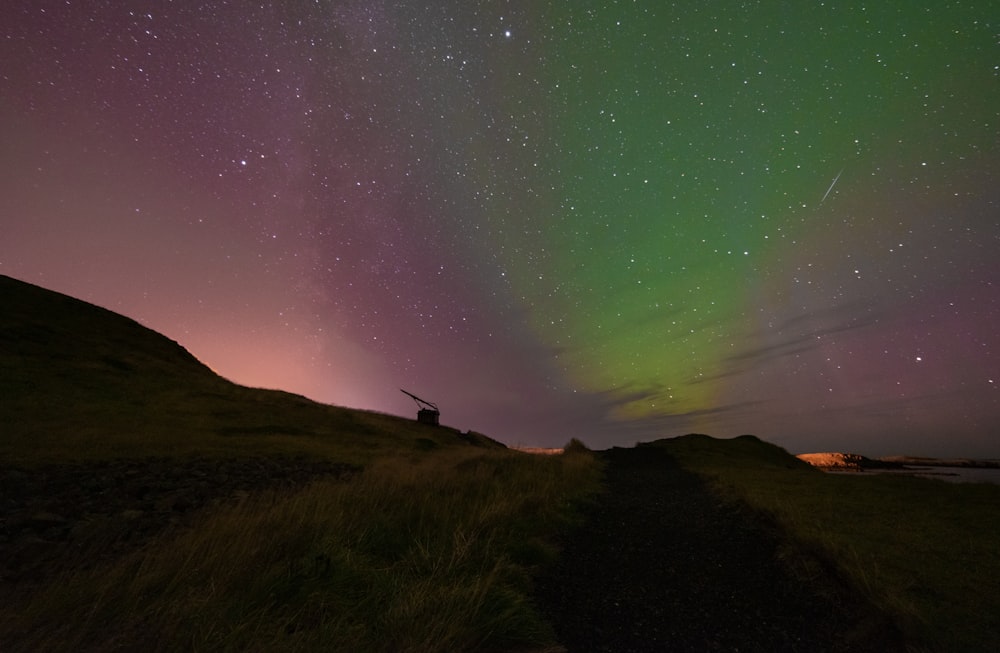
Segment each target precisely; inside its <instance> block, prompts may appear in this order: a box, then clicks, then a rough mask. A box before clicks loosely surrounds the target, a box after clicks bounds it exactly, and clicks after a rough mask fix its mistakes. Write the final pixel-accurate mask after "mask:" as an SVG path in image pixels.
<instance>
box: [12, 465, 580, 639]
mask: <svg viewBox="0 0 1000 653" xmlns="http://www.w3.org/2000/svg"><path fill="white" fill-rule="evenodd" d="M599 477H600V469H599V466H598V464H597V463H596V462H595V459H594V458H593V456H591V455H590V454H589V453H588V452H586V451H574V452H573V453H568V454H563V455H560V456H531V455H527V454H519V453H515V452H496V451H485V452H484V451H482V450H451V451H442V452H435V453H433V454H427V455H421V456H419V457H409V458H402V457H397V458H392V459H382V460H378V461H375V462H373V463H372V464H370V465H369V466H368V468H366V469H365V471H364V472H363V473H362V474H361V475H360V476H358V477H355V478H354V479H352V480H350V481H347V482H333V481H331V482H321V483H317V484H314V485H312V486H310V487H308V488H306V489H304V490H301V491H298V492H295V493H291V494H287V493H286V494H276V493H267V494H262V495H258V496H252V497H250V498H248V499H246V500H245V501H244V502H242V503H241V504H239V505H232V506H228V507H221V508H217V509H215V510H213V511H211V512H208V513H206V514H205V515H203V517H202V518H201V520H199V522H198V523H197V525H196V526H195V527H193V528H188V529H186V530H184V531H183V532H180V533H175V534H174V535H172V536H170V537H168V538H163V539H161V540H160V541H157V542H154V543H153V544H151V545H149V546H147V547H146V548H144V549H143V550H141V551H139V552H136V553H134V554H131V555H128V556H127V557H125V558H124V559H121V560H119V561H117V562H115V563H113V564H111V565H110V566H106V567H102V568H99V569H95V570H92V571H88V572H84V573H76V574H70V575H68V576H66V577H64V578H61V579H58V581H56V582H54V583H52V584H51V585H50V586H48V587H46V588H44V589H42V590H40V591H38V592H37V593H35V594H34V595H33V596H30V597H26V598H25V600H24V601H23V603H21V604H20V605H19V606H15V607H14V608H13V609H10V608H9V607H8V609H7V610H5V611H4V613H3V616H2V618H0V642H2V647H0V648H2V649H3V650H5V651H39V650H46V651H85V650H116V649H119V650H151V651H181V650H184V651H188V650H211V651H315V650H325V651H373V652H377V651H386V652H388V651H393V652H400V651H411V652H429V651H472V650H478V651H490V650H512V649H517V650H531V649H535V650H543V649H545V648H546V647H548V646H552V645H554V635H553V633H552V631H551V629H550V627H549V626H548V625H547V624H546V623H545V622H544V621H542V620H541V618H540V617H539V616H538V613H537V611H536V610H535V608H534V606H533V605H532V603H531V601H530V599H529V598H528V597H529V596H530V592H531V589H532V588H531V586H532V576H531V573H532V570H533V569H534V568H535V567H536V566H537V565H539V564H542V563H545V562H547V561H549V560H550V559H551V558H552V556H553V555H555V550H554V548H553V545H552V544H551V542H552V541H553V536H554V535H555V534H556V532H557V531H558V530H559V529H561V528H564V527H565V526H566V525H567V523H568V522H569V521H570V520H572V519H573V518H574V514H575V513H574V505H575V504H576V503H577V502H578V501H580V500H581V499H583V498H584V497H586V496H587V495H588V494H591V493H594V492H596V491H597V488H598V485H599Z"/></svg>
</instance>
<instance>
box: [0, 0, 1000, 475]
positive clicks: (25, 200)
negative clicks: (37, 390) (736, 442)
mask: <svg viewBox="0 0 1000 653" xmlns="http://www.w3.org/2000/svg"><path fill="white" fill-rule="evenodd" d="M404 4H406V5H408V6H401V5H404ZM261 5H263V6H261ZM272 5H274V6H272ZM0 144H2V149H0V273H2V274H6V275H9V276H13V277H15V278H18V279H22V280H25V281H28V282H31V283H35V284H38V285H41V286H44V287H47V288H51V289H53V290H58V291H60V292H64V293H67V294H70V295H73V296H75V297H79V298H81V299H85V300H87V301H90V302H93V303H96V304H99V305H101V306H105V307H107V308H110V309H112V310H115V311H117V312H120V313H123V314H125V315H127V316H129V317H132V318H135V319H137V320H139V321H140V322H142V323H143V324H145V325H147V326H149V327H151V328H153V329H155V330H157V331H160V332H161V333H164V334H165V335H167V336H169V337H171V338H173V339H175V340H177V341H178V342H180V343H181V344H182V345H184V346H185V347H186V348H187V349H188V350H189V351H191V352H192V353H193V354H194V355H195V356H197V357H198V358H200V359H201V360H202V361H204V362H205V363H206V364H208V365H210V366H211V367H212V368H213V369H214V370H216V371H217V372H219V373H220V374H222V375H223V376H225V377H227V378H229V379H232V380H234V381H237V382H239V383H243V384H248V385H254V386H262V387H270V388H281V389H284V390H288V391H292V392H297V393H300V394H304V395H306V396H308V397H310V398H313V399H316V400H319V401H323V402H328V403H334V404H339V405H346V406H351V407H358V408H366V409H373V410H378V411H384V412H389V413H394V414H400V415H415V412H416V406H415V405H414V404H413V402H412V401H411V400H410V399H409V398H408V397H406V396H405V395H403V394H402V393H400V392H399V389H400V388H404V389H406V390H409V391H410V392H413V393H416V394H417V395H419V396H421V397H423V398H425V399H429V400H430V401H434V402H436V403H438V404H439V406H440V408H441V411H442V416H441V419H442V422H443V423H445V424H448V425H451V426H455V427H457V428H460V429H462V430H467V429H472V430H476V431H481V432H484V433H487V434H489V435H491V436H493V437H496V438H497V439H499V440H502V441H504V442H507V443H509V444H523V445H539V446H558V445H562V444H564V443H565V442H567V441H568V440H569V439H570V438H571V437H577V438H580V439H582V440H583V441H584V442H586V443H587V444H589V445H590V446H592V447H598V448H603V447H606V446H610V445H613V444H620V445H631V444H633V443H634V442H636V441H639V440H650V439H654V438H657V437H664V436H672V435H680V434H683V433H687V432H691V431H697V432H704V433H709V434H712V435H716V436H733V435H739V434H742V433H754V434H756V435H758V436H760V437H762V438H764V439H766V440H769V441H771V442H775V443H777V444H779V445H781V446H783V447H785V448H787V449H789V450H790V451H792V452H793V453H798V452H804V451H824V450H838V451H854V452H859V453H864V454H867V455H884V454H912V455H964V456H980V457H1000V327H998V325H1000V12H998V11H997V5H996V3H995V2H991V1H985V0H980V1H978V2H976V1H969V2H962V1H960V0H932V1H927V0H915V1H913V2H905V3H904V2H884V1H883V2H870V3H866V2H858V1H849V2H841V3H835V2H711V3H708V2H683V3H676V4H675V5H674V6H669V3H665V2H654V1H652V0H649V1H645V2H636V1H626V0H619V1H614V0H604V1H603V2H586V1H573V2H569V1H566V2H554V1H527V0H524V1H521V2H502V1H495V2H474V1H469V0H452V1H441V2H435V1H433V0H429V1H428V2H419V3H418V2H412V3H397V2H382V1H380V0H346V1H343V2H340V1H326V0H323V1H315V2H304V1H303V2H291V1H290V2H278V3H249V2H226V1H224V0H223V1H219V2H183V1H176V2H166V1H156V2H139V1H136V2H120V1H107V2H102V1H83V2H69V1H66V2H55V1H28V0H7V1H6V2H4V3H2V6H0Z"/></svg>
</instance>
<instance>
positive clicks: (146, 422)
mask: <svg viewBox="0 0 1000 653" xmlns="http://www.w3.org/2000/svg"><path fill="white" fill-rule="evenodd" d="M0 305H2V306H3V310H2V311H0V369H2V370H3V374H2V375H0V397H3V401H2V402H0V458H2V459H3V460H7V461H10V462H14V463H17V464H22V465H24V464H33V463H38V462H46V461H57V460H77V459H100V458H108V457H135V456H150V455H158V456H162V455H185V454H194V453H197V454H211V453H216V454H223V455H228V454H232V453H238V452H245V453H253V452H257V453H267V452H295V453H307V454H316V455H320V456H322V457H329V456H330V455H334V456H336V457H337V458H338V459H342V460H353V461H357V462H363V461H364V460H365V459H367V458H369V457H370V456H371V455H373V454H375V452H376V451H377V450H384V449H387V448H388V449H400V448H401V449H402V450H404V451H405V450H406V449H409V448H414V447H419V448H422V449H427V448H434V447H437V446H447V445H451V444H463V445H464V444H468V443H476V444H480V445H485V446H497V447H500V446H502V445H500V444H499V443H496V442H494V441H492V440H489V439H488V438H485V437H483V436H479V435H477V434H464V435H463V434H459V433H458V432H457V431H455V430H453V429H448V428H435V427H428V426H425V425H420V424H416V423H415V422H413V421H412V420H407V419H403V418H399V417H392V416H389V415H383V414H378V413H371V412H366V411H358V410H350V409H346V408H340V407H336V406H328V405H324V404H319V403H316V402H313V401H310V400H308V399H306V398H304V397H301V396H298V395H293V394H289V393H286V392H280V391H274V390H261V389H255V388H246V387H243V386H239V385H237V384H234V383H231V382H230V381H227V380H226V379H223V378H222V377H220V376H218V375H217V374H215V373H214V372H213V371H212V370H210V369H209V368H208V367H207V366H205V365H204V364H202V363H201V362H200V361H198V360H197V359H196V358H195V357H194V356H192V355H191V354H190V353H189V352H188V351H187V350H185V349H184V348H183V347H182V346H181V345H179V344H178V343H176V342H174V341H172V340H170V339H169V338H167V337H166V336H163V335H162V334H159V333H157V332H155V331H153V330H151V329H148V328H146V327H144V326H142V325H140V324H139V323H138V322H135V321H134V320H131V319H129V318H127V317H124V316H122V315H119V314H117V313H114V312H112V311H109V310H106V309H103V308H99V307H97V306H94V305H92V304H88V303H86V302H83V301H80V300H78V299H74V298H72V297H69V296H66V295H63V294H60V293H56V292H53V291H50V290H45V289H43V288H39V287H37V286H34V285H31V284H28V283H24V282H22V281H18V280H15V279H12V278H10V277H6V276H0Z"/></svg>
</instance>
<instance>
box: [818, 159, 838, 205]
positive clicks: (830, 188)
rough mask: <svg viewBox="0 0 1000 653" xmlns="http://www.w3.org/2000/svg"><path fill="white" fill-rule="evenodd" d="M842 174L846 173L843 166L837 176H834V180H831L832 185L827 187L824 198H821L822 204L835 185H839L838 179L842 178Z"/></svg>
mask: <svg viewBox="0 0 1000 653" xmlns="http://www.w3.org/2000/svg"><path fill="white" fill-rule="evenodd" d="M842 174H844V169H843V168H841V169H840V172H838V173H837V176H836V177H834V178H833V181H832V182H830V187H829V188H827V189H826V192H825V193H823V199H821V200H820V201H819V203H820V204H822V203H823V202H824V201H826V196H827V195H829V194H830V191H831V190H833V187H834V186H836V185H837V180H838V179H840V175H842ZM817 206H819V205H817Z"/></svg>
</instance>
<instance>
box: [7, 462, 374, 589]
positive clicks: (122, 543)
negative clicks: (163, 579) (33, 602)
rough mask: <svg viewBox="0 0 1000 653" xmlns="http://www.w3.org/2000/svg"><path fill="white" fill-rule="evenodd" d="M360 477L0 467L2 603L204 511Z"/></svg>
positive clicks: (199, 466)
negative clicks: (326, 480) (268, 492)
mask: <svg viewBox="0 0 1000 653" xmlns="http://www.w3.org/2000/svg"><path fill="white" fill-rule="evenodd" d="M356 471H357V468H355V467H353V466H350V465H345V464H340V463H332V462H324V461H317V460H309V459H304V458H294V457H274V458H246V459H207V458H205V459H189V460H183V461H179V460H176V459H166V458H149V459H141V460H113V461H101V462H94V463H80V464H59V465H48V466H44V467H41V468H37V469H31V470H28V469H20V468H16V467H0V603H2V602H4V599H5V597H9V596H12V595H13V594H14V593H16V592H19V591H23V590H25V589H28V588H30V587H32V586H34V585H36V584H38V583H41V582H43V581H45V580H48V579H51V578H53V577H54V576H55V575H57V574H59V573H60V572H62V571H64V570H67V569H72V568H81V567H90V566H92V565H95V564H97V563H100V562H101V561H103V560H107V559H112V558H114V557H116V556H119V555H121V554H122V553H125V552H127V551H129V550H132V549H134V548H136V547H139V546H141V545H142V544H144V543H145V542H148V541H149V540H150V539H151V538H154V537H156V536H158V535H160V534H162V533H164V532H165V531H167V530H168V529H170V528H178V527H184V526H185V525H186V524H187V523H188V522H190V520H191V519H192V517H193V516H194V515H195V514H196V513H197V511H198V510H199V509H201V508H204V507H207V506H211V505H216V504H219V503H222V502H225V501H238V500H240V499H241V498H242V497H246V496H247V495H249V494H250V493H252V492H256V491H259V490H264V489H270V488H294V487H301V486H303V485H305V484H306V483H308V482H310V481H312V480H314V479H317V478H319V477H334V478H344V477H347V476H349V475H351V474H353V473H355V472H356ZM95 543H99V547H98V550H99V551H100V552H101V553H100V555H96V556H95V555H94V550H95Z"/></svg>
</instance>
